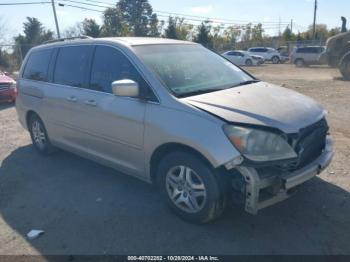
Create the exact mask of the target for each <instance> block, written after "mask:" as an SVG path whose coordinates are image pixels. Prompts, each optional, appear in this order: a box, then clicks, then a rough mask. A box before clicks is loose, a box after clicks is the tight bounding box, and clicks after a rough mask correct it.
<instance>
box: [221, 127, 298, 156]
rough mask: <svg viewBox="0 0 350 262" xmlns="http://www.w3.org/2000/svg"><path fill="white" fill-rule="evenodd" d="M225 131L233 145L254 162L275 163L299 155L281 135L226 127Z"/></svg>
mask: <svg viewBox="0 0 350 262" xmlns="http://www.w3.org/2000/svg"><path fill="white" fill-rule="evenodd" d="M224 131H225V133H226V135H227V137H228V138H229V140H230V141H231V143H232V144H233V145H234V146H235V147H236V148H237V149H238V150H239V151H240V152H241V154H242V155H244V156H245V157H246V158H248V159H249V160H252V161H258V162H262V161H275V160H284V159H291V158H296V157H297V154H296V153H295V151H294V150H293V148H292V147H291V146H290V145H289V144H288V143H287V141H286V140H285V139H284V138H283V137H282V136H281V135H279V134H275V133H272V132H268V131H263V130H259V129H254V128H246V127H238V126H231V125H226V126H224Z"/></svg>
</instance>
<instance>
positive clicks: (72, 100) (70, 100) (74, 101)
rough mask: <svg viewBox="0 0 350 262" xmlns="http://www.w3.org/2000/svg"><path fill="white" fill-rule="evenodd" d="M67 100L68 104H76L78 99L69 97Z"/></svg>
mask: <svg viewBox="0 0 350 262" xmlns="http://www.w3.org/2000/svg"><path fill="white" fill-rule="evenodd" d="M67 100H68V101H69V102H73V103H76V102H77V101H78V99H77V98H76V97H75V96H70V97H68V98H67Z"/></svg>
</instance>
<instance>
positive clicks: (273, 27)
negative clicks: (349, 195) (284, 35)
mask: <svg viewBox="0 0 350 262" xmlns="http://www.w3.org/2000/svg"><path fill="white" fill-rule="evenodd" d="M33 1H50V0H0V3H13V2H33ZM55 1H56V4H57V3H65V4H71V5H77V6H85V7H87V8H92V9H96V10H103V8H99V7H94V6H89V5H83V4H81V3H73V2H67V0H55ZM72 1H78V2H85V3H90V4H93V2H91V1H88V0H72ZM94 1H99V2H104V3H106V4H107V5H108V4H113V3H115V2H116V1H115V0H94ZM149 2H150V3H151V5H152V6H153V9H154V10H155V11H166V12H174V13H182V14H187V15H194V16H203V17H208V18H216V19H229V20H232V21H231V22H232V23H247V22H249V21H251V22H259V21H260V22H262V23H264V26H265V28H266V30H267V32H268V33H269V34H275V33H277V32H278V30H279V21H281V27H282V30H283V29H284V28H285V26H286V23H289V22H290V20H291V19H293V20H294V29H295V30H294V31H295V32H297V31H298V30H300V31H303V30H305V28H306V27H307V26H308V25H310V24H312V20H313V7H314V0H215V1H214V0H172V1H169V0H168V1H167V0H149ZM95 4H96V3H95ZM349 10H350V1H349V0H333V1H330V0H318V17H317V21H318V22H319V23H324V24H327V25H328V26H329V27H335V26H340V24H341V21H340V16H342V15H345V16H346V15H348V16H349V17H348V19H349V20H350V13H349ZM57 13H58V20H59V25H60V29H61V31H64V30H65V29H66V28H67V27H69V26H72V25H74V24H76V23H77V22H80V21H82V20H83V19H84V18H85V17H88V18H95V19H96V20H97V21H99V22H101V13H100V12H94V11H86V10H81V9H77V8H73V7H69V6H64V7H60V6H57ZM26 16H32V17H37V18H38V19H39V20H40V21H41V22H42V23H43V24H44V26H45V27H46V28H49V29H51V30H53V31H55V24H54V18H53V13H52V6H51V4H41V5H23V6H21V5H20V6H0V19H1V20H2V21H1V23H3V24H6V25H7V28H8V29H7V32H6V33H7V35H8V38H10V37H12V36H13V35H17V34H19V33H21V32H22V27H23V26H22V23H23V22H24V20H25V18H26ZM160 19H166V18H164V17H160ZM216 21H218V20H216ZM188 22H189V23H192V24H197V23H199V22H197V21H188ZM226 22H227V21H226Z"/></svg>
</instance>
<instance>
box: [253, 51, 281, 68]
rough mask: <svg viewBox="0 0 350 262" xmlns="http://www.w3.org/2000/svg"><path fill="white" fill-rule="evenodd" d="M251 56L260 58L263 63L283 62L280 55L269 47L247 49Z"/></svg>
mask: <svg viewBox="0 0 350 262" xmlns="http://www.w3.org/2000/svg"><path fill="white" fill-rule="evenodd" d="M248 52H249V53H250V54H251V55H258V56H262V57H263V58H264V59H265V61H271V62H272V63H273V64H279V63H282V62H284V59H283V58H282V56H281V54H280V53H279V52H278V51H277V50H276V49H274V48H270V47H252V48H249V49H248Z"/></svg>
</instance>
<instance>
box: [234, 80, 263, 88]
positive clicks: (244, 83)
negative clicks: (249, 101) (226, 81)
mask: <svg viewBox="0 0 350 262" xmlns="http://www.w3.org/2000/svg"><path fill="white" fill-rule="evenodd" d="M259 82H261V81H260V80H258V79H253V80H248V81H244V82H240V83H239V84H237V85H234V86H233V87H236V86H244V85H250V84H254V83H259Z"/></svg>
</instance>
